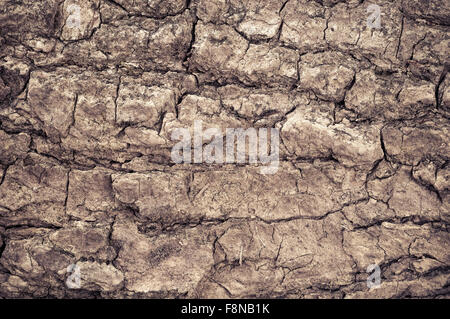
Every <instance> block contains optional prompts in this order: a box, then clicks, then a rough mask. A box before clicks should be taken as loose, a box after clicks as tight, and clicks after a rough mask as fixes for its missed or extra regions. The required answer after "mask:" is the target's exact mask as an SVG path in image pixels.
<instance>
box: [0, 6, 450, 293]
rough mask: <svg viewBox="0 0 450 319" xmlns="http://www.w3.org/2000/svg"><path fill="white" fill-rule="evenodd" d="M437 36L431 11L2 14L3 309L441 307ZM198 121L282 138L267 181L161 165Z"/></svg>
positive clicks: (448, 254) (444, 227)
mask: <svg viewBox="0 0 450 319" xmlns="http://www.w3.org/2000/svg"><path fill="white" fill-rule="evenodd" d="M370 4H376V5H378V6H379V7H380V12H381V28H379V29H376V28H370V27H368V25H367V19H368V17H369V16H370V14H371V13H370V12H367V7H368V6H369V5H370ZM73 5H77V6H79V8H80V17H81V21H80V24H79V26H78V27H76V28H74V27H72V23H71V22H68V21H70V19H71V17H70V15H71V14H73V11H71V8H73ZM449 28H450V2H449V1H441V0H427V1H420V0H394V1H386V0H377V1H359V0H315V1H306V0H265V1H257V0H244V1H242V0H192V1H189V0H186V1H185V0H149V1H144V0H141V1H135V0H114V1H113V0H78V1H77V0H40V1H36V0H24V1H10V0H0V297H2V298H16V297H35V298H38V297H39V298H41V297H51V298H75V297H76V298H129V297H133V298H141V297H142V298H152V297H158V298H175V297H178V298H212V297H214V298H241V297H248V298H253V297H266V298H361V297H374V298H406V297H426V298H433V297H441V298H442V297H444V298H448V297H449V296H450V288H449V282H450V268H449V266H450V249H449V244H450V235H449V222H450V213H449V211H450V191H449V190H450V166H449V158H450V147H449V141H450V138H449V137H450V125H449V124H450V122H449V117H450V78H449V76H448V75H447V72H448V69H449V59H448V54H449V52H450V50H449V48H450V36H449ZM194 120H203V123H204V125H205V126H206V127H218V128H221V129H225V128H233V127H242V128H248V127H254V128H262V127H276V128H278V129H279V130H280V167H279V169H278V172H277V173H276V174H274V175H261V174H260V170H259V167H258V165H249V164H239V165H237V164H226V165H207V164H174V163H173V162H172V160H171V157H170V152H171V148H172V146H173V144H174V143H173V141H171V138H170V137H171V132H172V131H173V129H174V128H178V127H192V124H193V121H194ZM72 264H76V265H77V266H78V267H79V269H80V273H81V287H80V288H79V289H69V288H68V287H67V285H66V280H67V278H68V276H69V275H70V273H68V271H67V267H68V266H69V265H72ZM370 264H377V265H379V266H380V269H381V287H379V288H377V289H369V288H368V287H367V283H366V280H367V278H368V276H369V274H368V273H367V272H366V269H367V267H368V265H370Z"/></svg>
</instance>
